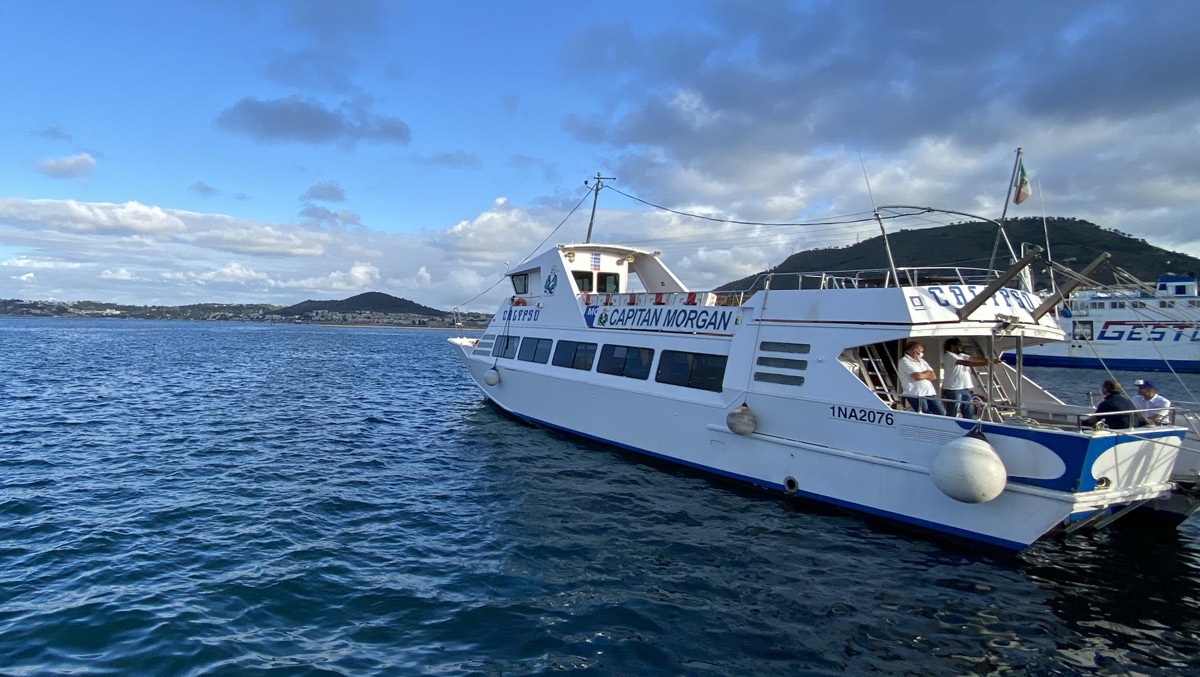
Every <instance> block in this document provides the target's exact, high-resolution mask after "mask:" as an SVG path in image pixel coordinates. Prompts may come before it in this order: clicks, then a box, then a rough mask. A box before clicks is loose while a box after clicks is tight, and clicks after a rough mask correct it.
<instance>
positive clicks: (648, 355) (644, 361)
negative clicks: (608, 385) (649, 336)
mask: <svg viewBox="0 0 1200 677" xmlns="http://www.w3.org/2000/svg"><path fill="white" fill-rule="evenodd" d="M652 362H654V351H653V350H651V349H650V348H634V347H633V346H612V345H606V346H604V347H603V348H601V349H600V361H599V362H597V363H596V371H598V372H600V373H601V374H612V375H613V376H624V377H626V378H637V379H641V380H643V381H644V380H646V379H648V378H650V364H651V363H652Z"/></svg>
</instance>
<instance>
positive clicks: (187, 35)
mask: <svg viewBox="0 0 1200 677" xmlns="http://www.w3.org/2000/svg"><path fill="white" fill-rule="evenodd" d="M1045 4H1046V3H1036V2H1027V1H1019V2H1006V3H989V4H984V3H949V2H904V3H897V2H882V1H878V2H869V1H854V0H849V1H839V2H765V1H763V2H703V1H699V2H696V1H693V2H674V1H664V2H655V3H632V2H611V3H606V4H603V5H580V4H569V3H561V2H557V3H555V2H517V3H484V2H446V3H416V2H414V3H400V2H383V3H376V2H367V1H358V2H316V1H309V2H278V3H276V2H232V1H229V2H226V1H223V0H217V1H213V2H196V3H167V4H163V3H150V2H120V1H117V2H106V3H86V2H56V1H54V0H51V1H48V2H42V3H3V4H0V92H3V101H4V105H3V106H2V107H0V146H2V147H3V148H4V151H3V152H2V153H0V297H3V298H27V299H48V298H53V299H59V300H82V299H91V300H101V301H115V302H121V303H136V304H159V303H169V304H180V303H194V302H202V301H212V302H271V303H278V304H291V303H296V302H298V301H302V300H304V299H309V298H316V299H328V298H345V297H347V296H350V295H352V294H356V293H359V292H363V291H372V290H377V291H385V292H388V293H391V294H395V295H397V296H402V297H405V298H409V299H412V300H414V301H417V302H420V303H424V304H427V305H431V306H435V307H439V308H450V307H453V306H456V305H461V304H463V303H464V302H466V301H467V300H468V299H471V298H472V297H474V296H476V294H478V293H479V292H481V291H483V290H484V289H485V288H487V287H488V286H489V285H490V284H491V283H492V282H494V281H495V280H496V279H497V278H498V277H499V276H501V275H502V274H503V272H504V270H505V263H506V262H511V263H516V262H517V261H520V260H521V259H523V258H525V257H526V256H527V255H528V254H530V253H531V250H532V248H534V247H535V246H537V245H538V244H539V243H540V242H542V241H543V239H545V238H546V237H547V236H550V235H551V231H552V230H553V229H554V228H555V227H556V226H558V225H559V224H560V222H562V221H563V219H564V217H566V215H567V213H568V211H569V210H570V208H571V207H573V206H574V205H575V204H576V203H577V202H579V200H580V199H581V198H583V197H584V196H585V192H584V191H585V188H584V186H583V180H584V179H585V178H588V177H590V176H593V175H595V173H596V172H603V173H604V174H605V175H606V176H615V177H617V180H616V181H615V182H613V184H612V185H613V186H614V187H616V188H619V189H620V190H622V191H624V192H626V193H628V194H631V195H635V196H638V197H641V198H644V199H646V200H649V201H651V202H654V203H656V204H661V205H666V206H669V207H673V208H676V209H680V210H683V211H690V212H696V213H702V214H706V215H709V216H714V217H721V218H729V219H736V220H743V221H771V222H797V221H803V220H811V219H822V218H828V217H831V216H837V215H845V214H852V213H859V212H863V211H869V209H870V204H871V203H870V198H869V197H868V195H867V193H866V189H865V185H864V182H863V180H862V172H863V170H862V166H860V164H859V154H860V153H861V155H862V158H863V162H864V164H865V165H866V169H867V173H868V175H869V176H870V178H871V185H872V188H873V190H874V193H875V197H876V199H877V201H878V202H880V203H881V204H887V203H892V204H897V203H898V204H928V205H932V206H937V207H943V208H947V209H955V210H960V211H966V212H971V213H978V214H982V215H985V216H991V217H993V218H995V217H998V216H999V214H1000V211H1001V209H1002V201H1003V199H1004V191H1005V186H1006V183H1007V180H1008V176H1009V172H1010V171H1011V165H1012V159H1013V151H1014V149H1015V148H1016V147H1017V146H1021V147H1023V148H1024V149H1025V153H1026V155H1025V165H1026V167H1027V169H1028V170H1029V172H1030V174H1031V175H1032V176H1033V177H1034V179H1035V181H1036V182H1037V183H1036V184H1035V196H1034V198H1033V199H1031V200H1029V201H1027V202H1025V203H1024V204H1023V205H1021V206H1019V207H1015V208H1011V209H1010V212H1009V213H1010V215H1013V216H1036V215H1038V214H1040V211H1041V204H1042V202H1043V201H1044V203H1045V209H1046V212H1047V213H1048V214H1051V215H1061V216H1074V217H1079V218H1086V219H1089V220H1091V221H1094V222H1096V223H1098V224H1100V225H1102V226H1104V227H1109V228H1117V229H1119V230H1121V231H1124V232H1127V233H1131V234H1134V235H1136V236H1138V237H1144V238H1146V239H1147V240H1149V241H1150V242H1152V243H1154V244H1157V245H1160V246H1163V247H1166V248H1170V249H1174V250H1178V251H1185V252H1188V253H1191V254H1193V255H1200V230H1198V229H1197V228H1196V227H1195V225H1194V224H1195V223H1196V222H1197V220H1198V218H1197V217H1200V176H1198V174H1200V162H1198V161H1197V157H1198V156H1200V153H1198V151H1200V78H1197V77H1196V75H1195V72H1196V69H1197V67H1200V46H1198V45H1200V41H1197V40H1195V39H1194V35H1193V34H1192V33H1193V32H1194V26H1196V25H1200V3H1194V2H1182V1H1170V0H1169V1H1166V2H1156V3H1140V2H1073V1H1068V2H1057V3H1049V6H1045ZM589 203H590V201H589ZM600 206H601V211H600V213H599V214H598V216H597V238H596V239H606V240H612V241H627V242H639V243H645V246H647V247H648V248H652V249H659V250H661V251H663V253H664V258H665V259H666V260H667V262H668V264H669V265H672V267H673V268H675V269H676V271H677V272H678V273H679V274H680V277H681V278H682V279H683V280H684V281H685V282H687V283H688V284H690V285H691V286H693V287H694V288H703V287H707V286H715V285H717V284H720V283H723V282H726V281H728V280H730V279H734V278H736V277H740V276H742V275H746V274H750V273H752V272H755V271H758V270H761V269H763V268H766V267H768V266H771V265H775V264H777V263H779V262H780V261H782V259H783V258H784V257H786V256H787V255H788V254H790V253H791V252H793V251H798V250H802V249H807V248H810V247H825V246H835V245H841V244H846V243H851V242H854V241H856V240H857V239H860V238H862V237H869V236H870V235H871V234H872V233H870V232H867V231H866V230H864V229H862V228H856V227H843V228H830V227H808V228H805V227H789V228H770V227H750V226H716V225H714V224H713V222H705V221H697V220H693V219H687V218H684V217H681V216H678V215H672V214H668V213H664V212H658V211H656V210H649V209H647V208H646V207H644V205H641V204H639V203H636V202H633V201H631V200H629V199H627V198H625V197H623V196H621V195H619V194H616V193H615V192H613V191H605V192H604V193H603V194H602V195H601V199H600ZM586 228H587V213H586V209H584V210H583V211H582V212H579V213H576V214H575V215H574V216H573V217H572V218H571V219H569V220H568V221H567V222H566V223H565V224H564V225H563V226H562V228H561V229H560V230H559V231H558V232H556V233H554V234H553V236H551V238H550V240H549V242H548V243H547V244H548V245H550V244H554V243H556V242H567V241H579V240H582V239H583V236H584V234H585V232H586ZM501 293H502V292H500V291H498V290H497V291H493V292H492V293H491V294H490V295H485V296H484V297H483V298H482V299H479V300H477V301H474V302H473V303H472V306H471V307H473V308H475V309H490V308H491V307H493V306H494V302H495V300H496V298H493V297H496V296H498V295H499V294H501Z"/></svg>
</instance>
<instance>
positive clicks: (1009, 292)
mask: <svg viewBox="0 0 1200 677" xmlns="http://www.w3.org/2000/svg"><path fill="white" fill-rule="evenodd" d="M926 289H928V290H929V295H930V296H932V297H933V300H934V301H937V304H938V305H939V306H943V307H946V308H961V307H963V306H965V305H967V301H970V300H971V299H973V298H975V295H976V294H978V293H979V291H980V288H979V286H978V285H974V284H947V285H936V286H932V287H926ZM992 305H993V306H1005V307H1008V308H1023V309H1025V310H1027V311H1029V312H1033V310H1034V309H1035V308H1037V307H1038V304H1037V303H1036V299H1035V298H1034V297H1033V295H1032V294H1030V293H1029V292H1024V291H1021V290H1019V289H1006V288H1001V289H1000V290H999V291H997V292H996V293H995V294H992Z"/></svg>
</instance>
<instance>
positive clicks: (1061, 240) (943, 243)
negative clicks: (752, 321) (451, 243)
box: [721, 217, 1200, 290]
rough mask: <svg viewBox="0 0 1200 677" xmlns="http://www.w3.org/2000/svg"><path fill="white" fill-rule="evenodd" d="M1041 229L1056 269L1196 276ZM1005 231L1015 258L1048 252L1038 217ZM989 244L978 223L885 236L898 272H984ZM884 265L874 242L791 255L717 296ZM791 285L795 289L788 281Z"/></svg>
mask: <svg viewBox="0 0 1200 677" xmlns="http://www.w3.org/2000/svg"><path fill="white" fill-rule="evenodd" d="M1047 225H1048V228H1049V232H1050V254H1051V255H1052V256H1053V258H1054V261H1055V262H1057V263H1060V264H1063V265H1065V266H1067V267H1069V268H1074V269H1077V270H1078V269H1080V268H1083V267H1084V266H1086V265H1087V264H1088V263H1091V261H1092V260H1093V259H1095V258H1096V256H1098V255H1099V254H1100V253H1101V252H1108V253H1109V254H1111V255H1112V259H1110V262H1111V265H1112V266H1117V267H1120V268H1122V269H1124V270H1126V271H1128V272H1129V273H1132V274H1133V275H1135V276H1136V277H1138V278H1140V279H1142V280H1145V281H1148V282H1153V281H1155V280H1157V279H1158V277H1159V276H1160V275H1163V274H1165V273H1177V274H1182V273H1187V272H1200V259H1197V258H1194V257H1192V256H1188V255H1186V254H1180V253H1178V252H1172V251H1167V250H1165V249H1161V248H1159V247H1155V246H1154V245H1152V244H1149V243H1148V242H1146V241H1145V240H1143V239H1138V238H1134V237H1132V236H1130V235H1127V234H1125V233H1122V232H1119V231H1117V230H1115V229H1105V228H1101V227H1100V226H1097V225H1096V224H1094V223H1090V222H1088V221H1081V220H1079V219H1070V218H1060V217H1052V218H1048V219H1047ZM1005 229H1006V230H1007V231H1008V237H1009V239H1010V240H1011V241H1012V244H1013V248H1014V249H1016V250H1017V253H1018V255H1019V254H1020V250H1021V243H1029V244H1034V245H1038V246H1041V247H1043V248H1045V246H1046V237H1045V232H1044V230H1043V227H1042V219H1041V218H1037V217H1035V218H1023V219H1013V220H1011V221H1009V222H1008V223H1006V224H1005ZM995 237H996V227H995V225H993V224H986V223H979V222H964V223H959V224H952V225H949V226H940V227H936V228H925V229H921V230H901V231H898V232H895V233H888V239H889V241H890V243H891V247H892V254H893V256H894V257H895V260H896V266H898V267H936V266H963V267H968V268H975V267H978V268H985V267H987V265H988V261H989V259H990V257H991V255H992V247H993V245H994V244H995ZM998 256H1001V258H999V259H998V260H997V263H996V266H995V267H996V268H1000V269H1003V268H1006V267H1008V265H1009V263H1011V261H1010V260H1009V258H1008V256H1007V250H1006V249H1005V248H1004V246H1003V245H1001V249H1000V253H999V254H998ZM887 265H888V264H887V254H886V251H885V249H884V246H883V238H882V236H879V237H873V238H871V239H869V240H864V241H862V242H859V243H857V244H853V245H849V246H846V247H835V248H829V249H813V250H809V251H804V252H799V253H797V254H793V255H792V256H790V257H788V258H787V260H785V261H784V262H783V263H781V264H780V265H779V266H777V267H776V268H774V269H772V270H769V271H763V273H761V274H758V275H753V276H750V277H746V278H743V279H741V280H736V281H734V282H730V283H729V284H726V285H724V286H722V287H721V289H722V290H741V289H750V288H754V287H760V286H761V284H762V283H761V280H760V276H761V275H762V274H765V273H767V272H775V273H797V272H813V271H838V270H863V269H875V268H887ZM1034 272H1035V275H1036V279H1037V283H1038V286H1039V287H1045V286H1047V285H1048V284H1049V283H1048V280H1047V276H1046V272H1045V266H1044V265H1039V264H1035V265H1034ZM1093 277H1095V278H1096V279H1097V280H1099V281H1100V282H1104V283H1111V282H1113V281H1114V280H1113V274H1112V270H1111V268H1110V267H1109V266H1102V267H1101V268H1100V270H1098V271H1097V272H1096V273H1095V274H1094V275H1093ZM791 279H792V280H794V279H795V278H791ZM756 280H757V282H756ZM777 283H782V284H786V279H778V280H776V283H773V284H772V287H773V288H774V287H778V286H779V284H777ZM792 286H793V287H794V286H795V284H794V282H793V283H792Z"/></svg>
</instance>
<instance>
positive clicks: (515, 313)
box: [500, 308, 542, 322]
mask: <svg viewBox="0 0 1200 677" xmlns="http://www.w3.org/2000/svg"><path fill="white" fill-rule="evenodd" d="M541 314H542V309H541V308H512V309H510V310H506V311H504V312H503V313H502V314H501V318H500V319H501V320H503V321H505V322H537V319H538V315H541Z"/></svg>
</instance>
